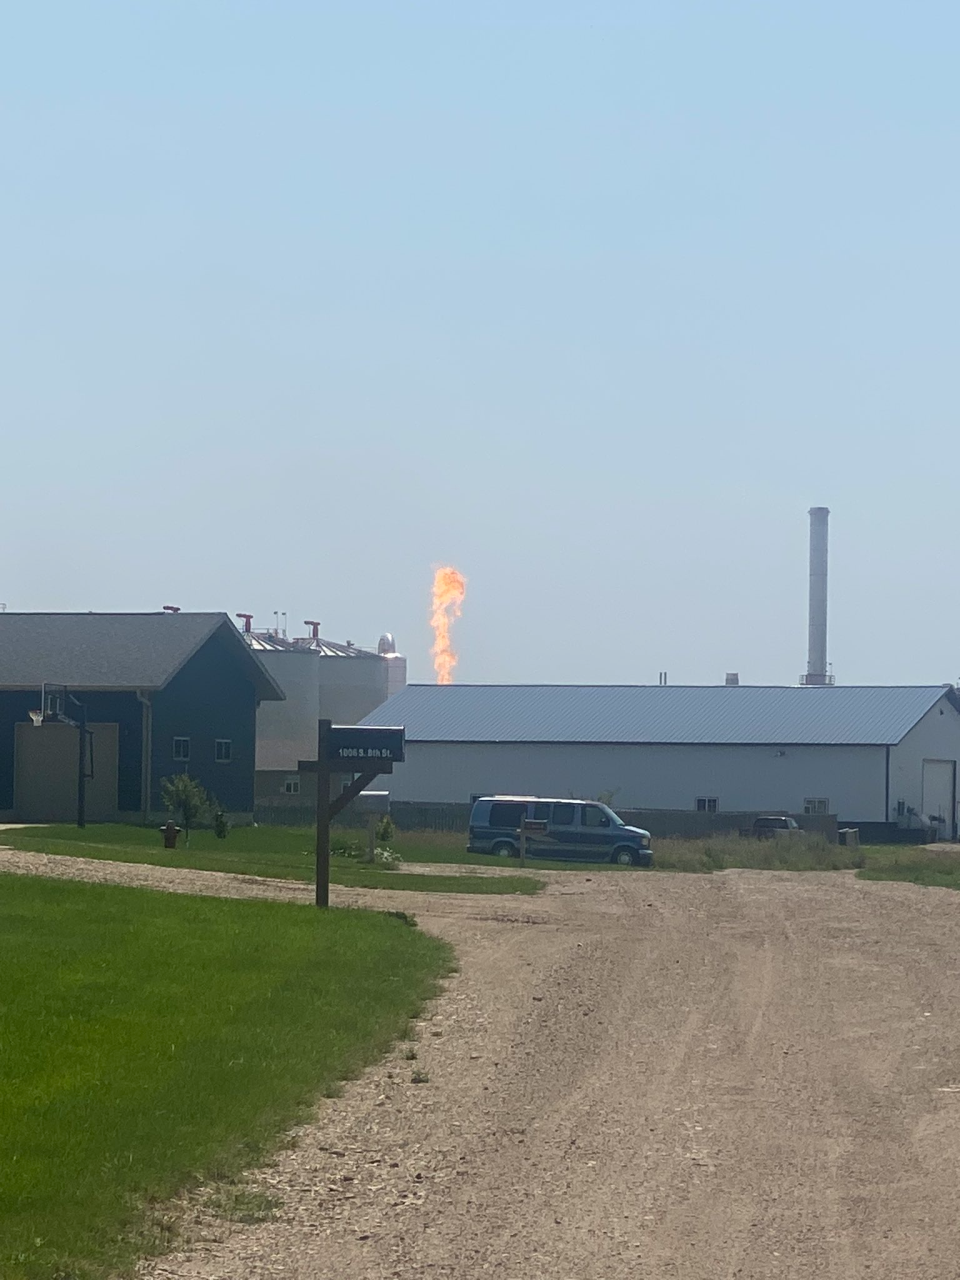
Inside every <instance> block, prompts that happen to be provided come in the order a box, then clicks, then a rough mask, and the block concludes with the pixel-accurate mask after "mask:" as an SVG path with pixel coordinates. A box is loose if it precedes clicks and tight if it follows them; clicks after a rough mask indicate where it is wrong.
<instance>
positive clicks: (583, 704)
mask: <svg viewBox="0 0 960 1280" xmlns="http://www.w3.org/2000/svg"><path fill="white" fill-rule="evenodd" d="M945 692H946V688H945V687H944V686H942V685H935V686H921V687H908V688H902V687H901V688H879V687H862V686H860V687H858V686H841V687H837V686H833V687H817V686H814V687H811V688H806V687H803V688H775V687H768V686H758V685H739V686H735V687H732V688H731V687H728V686H726V685H719V686H715V685H665V686H661V685H503V684H498V685H468V684H452V685H433V684H412V685H407V687H406V688H405V689H404V690H402V691H401V692H400V693H397V694H395V695H394V696H393V697H392V698H390V699H389V701H387V702H385V703H384V705H383V706H382V707H378V708H377V710H376V711H374V712H372V713H371V714H370V715H369V716H367V718H366V719H365V720H363V721H361V723H362V724H365V725H398V724H402V725H404V726H405V727H406V731H407V739H408V740H409V741H411V742H634V743H642V742H656V743H696V742H699V743H708V742H709V743H729V744H733V743H737V744H742V743H764V744H772V745H775V744H777V743H782V744H784V745H786V744H793V745H800V744H802V743H816V744H824V745H825V744H834V745H838V744H844V745H880V746H884V745H893V744H894V743H896V742H899V741H900V739H901V738H903V736H904V735H905V734H906V733H908V732H909V731H910V729H912V728H913V726H914V725H915V724H916V723H917V721H918V720H919V719H920V718H921V717H922V716H923V715H924V714H925V713H926V712H927V711H929V710H930V708H931V707H932V706H934V704H935V703H936V702H937V700H938V699H939V698H942V697H943V696H944V694H945Z"/></svg>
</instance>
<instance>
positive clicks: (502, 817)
mask: <svg viewBox="0 0 960 1280" xmlns="http://www.w3.org/2000/svg"><path fill="white" fill-rule="evenodd" d="M526 816H527V806H526V805H525V804H508V803H506V802H505V801H503V800H500V801H496V802H495V803H494V804H492V805H491V806H490V825H491V827H499V828H500V829H501V830H503V831H519V830H520V823H521V822H522V820H523V819H524V818H525V817H526Z"/></svg>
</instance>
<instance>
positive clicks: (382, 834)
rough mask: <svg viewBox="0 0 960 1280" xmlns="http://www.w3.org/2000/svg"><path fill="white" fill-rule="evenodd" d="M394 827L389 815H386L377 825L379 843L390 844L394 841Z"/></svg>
mask: <svg viewBox="0 0 960 1280" xmlns="http://www.w3.org/2000/svg"><path fill="white" fill-rule="evenodd" d="M393 833H394V825H393V819H392V818H391V817H390V815H389V813H385V814H384V815H383V816H382V817H381V819H380V821H379V822H378V823H377V843H378V844H389V843H390V841H391V840H392V839H393Z"/></svg>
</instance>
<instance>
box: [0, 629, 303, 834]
mask: <svg viewBox="0 0 960 1280" xmlns="http://www.w3.org/2000/svg"><path fill="white" fill-rule="evenodd" d="M45 684H46V685H62V686H64V687H65V688H66V690H67V691H68V693H69V694H70V695H71V696H72V697H73V698H76V699H78V700H79V701H80V702H82V703H83V705H84V707H85V709H86V717H87V723H88V726H89V728H90V729H91V731H92V737H91V744H92V773H93V776H92V778H91V779H90V781H89V783H88V786H87V817H88V819H89V821H91V822H109V821H126V822H136V821H144V822H146V821H152V820H153V819H155V818H159V817H160V816H161V813H162V808H163V806H162V803H161V800H160V780H161V778H165V777H169V776H170V775H171V774H174V773H183V772H187V773H189V774H190V776H191V777H193V778H196V779H197V781H198V782H199V783H200V784H201V785H202V786H203V787H205V788H206V789H207V790H208V791H209V792H211V793H212V794H213V795H214V796H215V797H216V798H217V800H218V801H219V803H220V807H221V808H223V809H225V810H226V811H227V812H228V813H230V814H231V815H233V816H234V817H237V818H240V819H243V818H245V817H247V818H249V817H250V816H251V815H252V813H253V780H254V767H255V757H256V720H257V707H258V706H259V704H260V703H261V702H262V701H279V700H282V698H283V693H282V691H281V690H280V688H279V686H278V685H277V684H276V683H275V682H274V680H273V679H272V677H271V676H270V675H269V674H268V673H267V671H266V670H265V669H264V667H263V666H262V665H261V663H260V661H259V660H258V659H257V657H256V655H255V654H254V653H253V652H252V651H251V650H250V649H249V647H248V646H247V645H246V644H245V643H244V641H243V639H242V638H241V636H240V633H239V632H238V631H237V629H236V627H235V626H234V625H233V623H232V622H231V621H230V619H229V618H228V617H227V615H226V614H225V613H2V614H0V821H9V822H69V821H70V820H71V819H72V818H73V817H74V816H75V815H76V804H77V786H78V783H77V775H78V769H77V765H78V747H79V733H78V731H77V729H75V728H73V727H71V726H70V725H68V724H61V723H43V724H41V725H40V726H39V727H36V726H35V724H34V720H33V718H32V717H31V714H30V713H31V711H39V710H41V689H42V687H43V686H44V685H45ZM71 706H72V704H70V705H68V708H67V709H68V711H69V712H70V714H71V715H73V716H74V717H75V716H76V712H75V710H71Z"/></svg>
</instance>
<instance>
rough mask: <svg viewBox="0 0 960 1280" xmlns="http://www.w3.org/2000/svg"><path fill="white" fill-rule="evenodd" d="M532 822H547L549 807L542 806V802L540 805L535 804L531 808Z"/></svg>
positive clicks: (546, 805)
mask: <svg viewBox="0 0 960 1280" xmlns="http://www.w3.org/2000/svg"><path fill="white" fill-rule="evenodd" d="M533 820H534V822H549V821H550V805H548V804H544V803H543V802H542V801H541V803H540V804H535V805H534V806H533Z"/></svg>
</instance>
